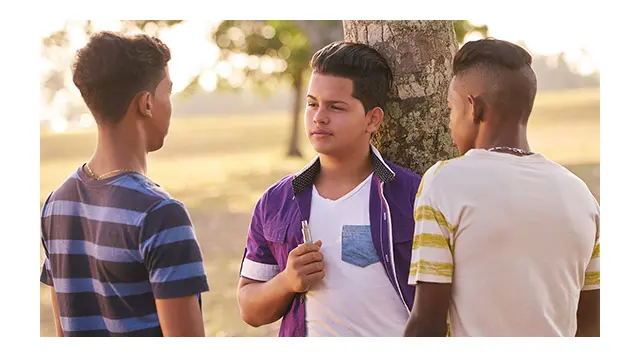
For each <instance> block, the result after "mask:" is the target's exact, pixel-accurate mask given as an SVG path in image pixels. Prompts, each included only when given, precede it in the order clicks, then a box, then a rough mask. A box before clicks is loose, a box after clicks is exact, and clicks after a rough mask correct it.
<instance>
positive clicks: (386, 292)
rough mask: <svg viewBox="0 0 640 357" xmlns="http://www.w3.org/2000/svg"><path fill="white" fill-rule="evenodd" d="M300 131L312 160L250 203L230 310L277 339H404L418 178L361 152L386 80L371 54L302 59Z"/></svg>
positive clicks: (356, 48)
mask: <svg viewBox="0 0 640 357" xmlns="http://www.w3.org/2000/svg"><path fill="white" fill-rule="evenodd" d="M311 67H312V69H313V73H312V75H311V79H310V83H309V89H308V95H307V108H306V114H305V124H306V125H305V126H306V133H307V135H308V137H309V141H310V142H311V145H312V146H313V148H314V149H315V151H316V152H318V156H317V157H316V158H315V159H314V160H313V161H312V162H310V163H309V164H308V165H307V166H306V167H304V168H303V169H302V170H301V171H300V172H298V173H296V174H295V175H289V176H287V177H285V178H283V179H282V180H280V181H279V182H277V183H276V184H274V185H273V186H271V187H270V188H269V189H268V190H267V191H266V192H265V193H264V194H263V196H262V197H261V198H260V200H259V201H258V203H257V205H256V208H255V211H254V214H253V217H252V219H251V226H250V228H249V233H248V240H247V247H246V249H245V254H244V257H243V260H242V268H241V272H240V282H239V286H238V302H239V305H240V311H241V313H242V318H243V319H244V321H245V322H247V323H248V324H250V325H252V326H255V327H257V326H261V325H265V324H269V323H273V322H275V321H277V320H279V319H280V318H282V323H281V325H280V333H279V335H280V336H402V334H403V330H404V326H405V324H406V322H407V319H408V318H409V312H410V310H411V307H412V305H413V295H414V288H413V287H411V286H409V285H408V284H407V281H408V275H409V265H410V261H411V248H412V242H413V229H414V220H413V204H414V199H415V196H416V193H417V190H418V186H419V184H420V176H419V175H417V174H415V173H413V172H411V171H409V170H407V169H405V168H402V167H399V166H396V165H394V164H392V163H390V162H388V161H386V160H384V159H383V158H382V156H381V155H380V153H379V152H378V150H376V148H375V147H373V146H372V145H371V143H370V141H371V135H372V134H373V133H374V132H375V131H376V130H378V128H379V127H380V125H381V124H382V121H383V118H384V112H383V109H382V107H383V105H384V104H385V103H386V102H387V93H388V91H389V87H390V84H391V81H392V74H391V69H390V67H389V65H388V63H387V61H386V60H385V59H384V58H383V57H382V56H381V55H380V54H379V53H378V52H377V51H376V50H374V49H373V48H371V47H369V46H367V45H364V44H356V43H345V42H337V43H333V44H330V45H328V46H326V47H325V48H323V49H321V50H320V51H318V52H317V53H316V54H315V55H314V56H313V58H312V60H311Z"/></svg>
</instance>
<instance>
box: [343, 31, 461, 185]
mask: <svg viewBox="0 0 640 357" xmlns="http://www.w3.org/2000/svg"><path fill="white" fill-rule="evenodd" d="M343 23H344V34H345V40H346V41H352V42H359V43H366V44H368V45H370V46H372V47H373V48H375V49H376V50H377V51H379V52H380V53H381V54H382V55H383V56H385V57H386V58H387V60H388V61H389V64H390V66H391V70H392V71H393V77H394V83H393V85H392V87H391V89H390V93H389V101H388V102H387V104H386V106H385V116H384V123H383V125H382V126H381V127H380V130H379V131H378V132H377V133H376V135H374V138H373V141H374V144H375V145H376V146H377V147H378V148H379V150H380V151H381V153H382V154H383V155H384V157H385V158H387V159H388V160H391V161H392V162H394V163H396V164H398V165H400V166H404V167H406V168H408V169H410V170H412V171H413V172H415V173H417V174H420V175H422V174H424V172H425V171H426V170H427V169H428V168H429V167H430V166H431V165H433V164H435V163H436V162H437V161H439V160H447V159H451V158H453V157H455V156H456V155H458V150H457V149H456V148H455V146H454V145H453V142H452V140H451V135H450V132H449V115H448V110H447V90H448V87H449V82H450V80H451V77H452V63H453V56H454V55H455V52H456V50H457V48H458V43H457V42H456V36H455V33H454V29H453V21H351V20H349V21H344V22H343Z"/></svg>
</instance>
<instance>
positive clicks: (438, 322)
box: [404, 282, 451, 337]
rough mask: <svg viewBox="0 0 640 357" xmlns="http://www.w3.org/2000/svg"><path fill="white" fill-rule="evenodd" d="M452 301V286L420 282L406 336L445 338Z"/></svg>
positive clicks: (405, 332)
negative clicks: (450, 301) (450, 302)
mask: <svg viewBox="0 0 640 357" xmlns="http://www.w3.org/2000/svg"><path fill="white" fill-rule="evenodd" d="M450 299H451V284H442V283H422V282H419V283H418V285H417V286H416V296H415V300H414V303H413V309H412V311H411V316H410V317H409V321H408V322H407V326H406V328H405V331H404V335H405V336H406V337H418V336H431V337H445V336H446V335H447V312H448V311H449V300H450Z"/></svg>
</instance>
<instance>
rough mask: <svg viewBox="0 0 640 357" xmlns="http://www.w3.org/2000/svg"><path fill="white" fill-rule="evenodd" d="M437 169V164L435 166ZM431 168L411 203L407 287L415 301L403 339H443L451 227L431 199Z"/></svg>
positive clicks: (448, 292) (450, 272)
mask: <svg viewBox="0 0 640 357" xmlns="http://www.w3.org/2000/svg"><path fill="white" fill-rule="evenodd" d="M436 165H438V164H436ZM436 165H434V166H433V167H432V168H431V169H429V170H428V171H427V173H425V175H424V177H423V178H422V182H421V183H420V188H419V189H418V195H417V197H416V200H415V208H414V220H415V232H414V237H413V251H412V256H411V269H410V271H409V284H411V285H416V294H415V300H414V303H413V308H412V309H411V315H410V317H409V321H408V322H407V326H406V327H405V332H404V335H405V336H406V337H418V336H434V337H436V336H442V337H444V336H446V335H447V330H448V328H447V317H448V312H449V301H450V299H451V283H452V281H453V253H452V248H451V247H452V246H453V243H452V237H453V230H454V229H453V226H452V225H451V224H450V223H449V222H448V221H447V219H446V216H445V214H444V213H443V212H442V211H441V210H440V209H439V206H440V205H439V204H438V201H437V199H436V198H435V197H434V195H432V187H431V186H432V181H433V172H434V167H436Z"/></svg>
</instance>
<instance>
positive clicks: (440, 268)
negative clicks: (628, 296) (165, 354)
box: [409, 149, 600, 336]
mask: <svg viewBox="0 0 640 357" xmlns="http://www.w3.org/2000/svg"><path fill="white" fill-rule="evenodd" d="M599 216H600V209H599V206H598V203H597V201H596V200H595V199H594V197H593V195H592V194H591V193H590V192H589V190H588V188H587V186H586V185H585V184H584V182H582V181H581V180H580V179H579V178H578V177H576V176H575V175H573V174H572V173H571V172H569V171H568V170H566V169H565V168H563V167H562V166H560V165H558V164H556V163H554V162H552V161H550V160H548V159H546V158H545V157H544V156H543V155H541V154H534V155H531V156H523V157H519V156H514V155H510V154H504V153H497V152H489V151H486V150H479V149H474V150H471V151H469V152H467V154H465V155H464V156H462V157H459V158H456V159H453V160H449V161H443V162H438V163H436V164H435V165H434V166H433V167H431V168H430V169H429V170H428V171H427V172H426V173H425V175H424V176H423V179H422V183H421V185H420V189H419V190H418V194H417V196H416V201H415V211H414V217H415V236H414V241H413V254H412V260H411V263H412V264H411V269H410V272H409V284H412V285H414V284H417V283H418V282H433V283H452V284H453V286H452V301H451V305H450V309H449V319H450V324H451V326H450V334H451V336H574V335H575V331H576V327H577V323H576V311H577V306H578V299H579V295H580V291H582V290H591V289H599V288H600V239H599Z"/></svg>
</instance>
